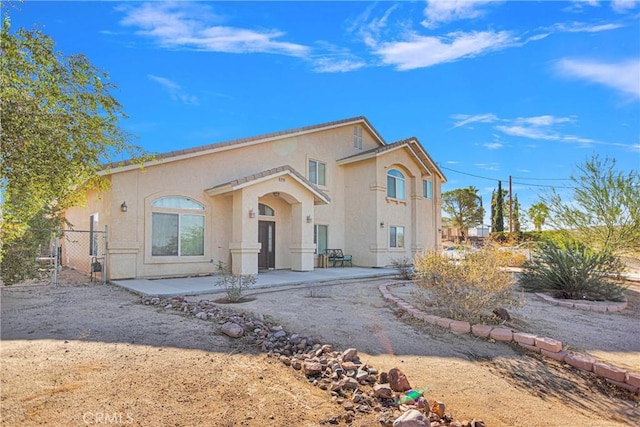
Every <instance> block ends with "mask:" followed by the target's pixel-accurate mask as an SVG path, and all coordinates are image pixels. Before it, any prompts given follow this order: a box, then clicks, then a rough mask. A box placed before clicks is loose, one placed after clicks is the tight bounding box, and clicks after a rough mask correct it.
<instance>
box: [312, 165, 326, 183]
mask: <svg viewBox="0 0 640 427" xmlns="http://www.w3.org/2000/svg"><path fill="white" fill-rule="evenodd" d="M326 171H327V165H326V164H324V163H322V162H319V161H317V160H309V181H311V182H313V183H314V184H317V185H326V180H325V176H326V173H327V172H326Z"/></svg>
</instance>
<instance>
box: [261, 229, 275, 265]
mask: <svg viewBox="0 0 640 427" xmlns="http://www.w3.org/2000/svg"><path fill="white" fill-rule="evenodd" d="M258 242H260V246H261V249H260V253H259V254H258V268H259V269H261V270H264V269H268V268H276V223H275V222H273V221H259V222H258Z"/></svg>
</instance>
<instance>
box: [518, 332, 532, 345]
mask: <svg viewBox="0 0 640 427" xmlns="http://www.w3.org/2000/svg"><path fill="white" fill-rule="evenodd" d="M513 340H514V341H515V342H517V343H518V344H526V345H535V344H536V336H535V335H533V334H526V333H524V332H514V333H513Z"/></svg>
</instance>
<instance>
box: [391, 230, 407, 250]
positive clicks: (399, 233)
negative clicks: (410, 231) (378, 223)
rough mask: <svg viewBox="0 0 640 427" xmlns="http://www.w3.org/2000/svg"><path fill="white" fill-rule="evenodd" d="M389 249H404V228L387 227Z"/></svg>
mask: <svg viewBox="0 0 640 427" xmlns="http://www.w3.org/2000/svg"><path fill="white" fill-rule="evenodd" d="M389 247H391V248H404V227H398V226H395V225H392V226H391V227H389Z"/></svg>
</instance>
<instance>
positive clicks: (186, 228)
mask: <svg viewBox="0 0 640 427" xmlns="http://www.w3.org/2000/svg"><path fill="white" fill-rule="evenodd" d="M151 209H152V213H151V255H152V256H203V255H204V206H203V205H201V204H200V203H198V202H196V201H193V200H191V199H187V198H186V197H164V198H162V199H158V200H155V201H154V202H153V203H151Z"/></svg>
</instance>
